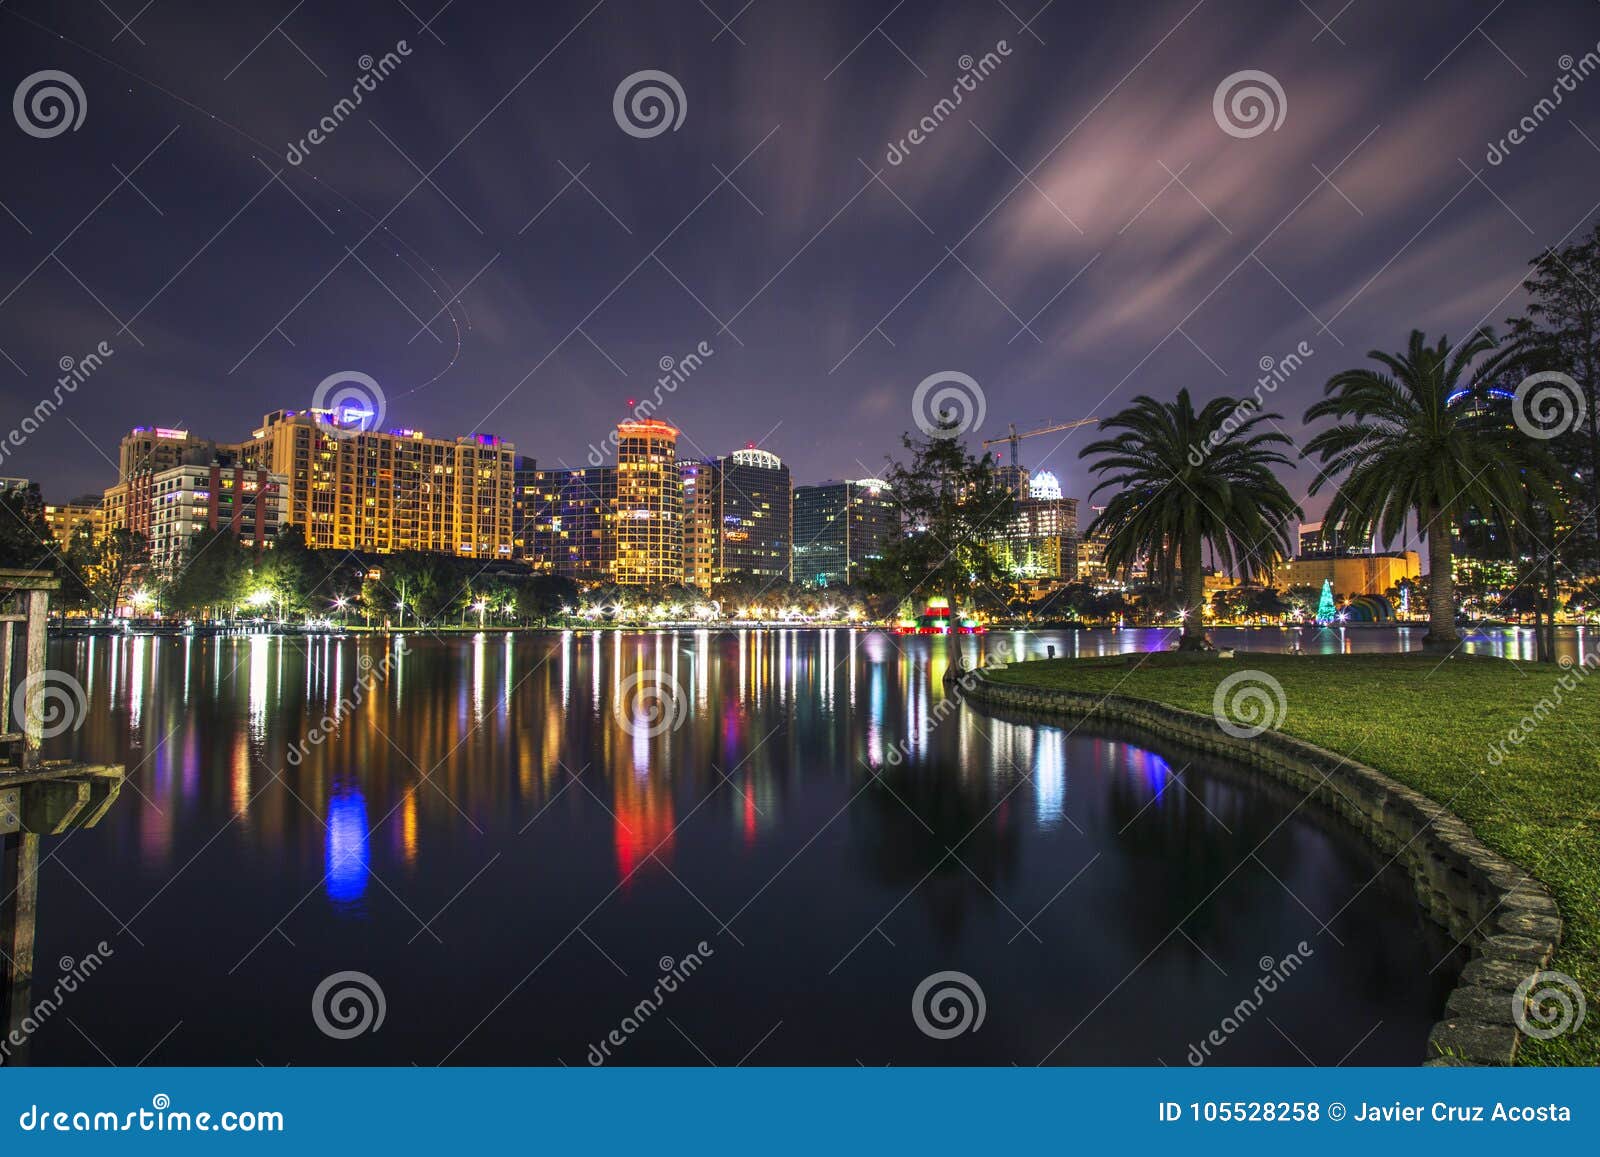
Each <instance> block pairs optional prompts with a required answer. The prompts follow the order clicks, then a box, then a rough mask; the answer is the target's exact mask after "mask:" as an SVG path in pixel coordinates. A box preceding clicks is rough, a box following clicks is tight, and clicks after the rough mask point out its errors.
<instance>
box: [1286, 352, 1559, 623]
mask: <svg viewBox="0 0 1600 1157" xmlns="http://www.w3.org/2000/svg"><path fill="white" fill-rule="evenodd" d="M1485 354H1487V355H1489V356H1488V357H1484V356H1483V355H1485ZM1367 356H1368V357H1370V358H1371V359H1372V360H1373V361H1375V362H1377V363H1378V364H1379V365H1380V366H1381V367H1382V368H1381V369H1368V368H1358V369H1351V370H1345V371H1344V372H1343V373H1339V374H1335V375H1334V376H1333V377H1332V378H1330V379H1328V384H1327V386H1326V387H1325V388H1324V391H1323V392H1324V394H1325V396H1324V397H1323V399H1322V400H1321V401H1320V402H1317V403H1315V404H1313V405H1312V406H1311V408H1310V409H1308V410H1307V411H1306V421H1307V422H1313V421H1316V420H1317V419H1319V418H1334V419H1336V420H1337V421H1338V425H1336V426H1334V427H1333V428H1332V429H1328V430H1324V431H1323V432H1322V433H1320V434H1318V435H1317V436H1316V437H1315V438H1313V439H1311V441H1310V442H1308V443H1307V444H1306V450H1305V453H1306V457H1308V458H1309V457H1311V456H1313V455H1316V456H1318V457H1320V459H1321V463H1320V465H1321V469H1320V470H1319V472H1318V474H1317V477H1316V479H1315V481H1314V482H1313V483H1312V484H1311V490H1310V492H1311V493H1312V494H1315V493H1316V492H1317V491H1318V490H1319V489H1321V488H1322V486H1323V485H1325V484H1326V483H1328V482H1330V481H1333V480H1335V479H1338V478H1341V477H1342V478H1343V482H1341V483H1339V484H1338V488H1337V490H1336V492H1335V493H1334V496H1333V501H1332V502H1331V503H1330V504H1329V506H1328V513H1327V516H1326V518H1327V522H1328V525H1330V526H1337V527H1338V528H1339V531H1340V534H1341V536H1342V537H1346V538H1350V539H1355V540H1360V539H1364V538H1366V537H1368V535H1370V534H1372V533H1374V532H1376V533H1377V535H1379V536H1380V537H1382V538H1384V539H1388V540H1394V539H1397V538H1400V537H1401V536H1402V535H1403V534H1404V532H1405V527H1406V519H1407V518H1408V517H1409V516H1410V515H1413V514H1415V516H1416V519H1417V529H1418V531H1419V532H1420V533H1421V534H1422V535H1424V536H1425V537H1426V539H1427V550H1428V571H1429V575H1428V579H1429V581H1428V634H1427V637H1426V638H1425V639H1424V640H1423V642H1424V643H1425V644H1427V645H1430V646H1437V647H1454V646H1455V645H1456V643H1457V642H1458V636H1457V634H1456V625H1455V607H1456V603H1455V586H1454V582H1453V575H1452V567H1453V565H1454V550H1453V545H1452V534H1453V533H1454V527H1455V526H1457V525H1459V524H1461V523H1462V522H1464V521H1465V520H1466V519H1467V518H1468V517H1469V516H1470V515H1473V514H1476V515H1478V516H1480V517H1485V516H1486V517H1489V518H1491V519H1498V518H1500V517H1502V516H1503V515H1504V514H1506V512H1510V511H1516V510H1521V509H1522V508H1523V505H1524V502H1523V493H1522V488H1523V486H1524V484H1525V482H1526V480H1527V479H1526V478H1525V477H1524V472H1525V470H1526V469H1527V468H1528V466H1529V464H1530V462H1531V461H1532V458H1533V454H1532V446H1531V443H1530V440H1529V439H1526V438H1522V439H1518V438H1517V437H1516V436H1515V430H1514V428H1513V429H1510V430H1508V428H1507V425H1508V424H1507V423H1506V422H1504V421H1503V420H1500V419H1498V418H1495V417H1493V415H1491V414H1490V413H1489V412H1488V411H1487V409H1486V408H1485V407H1484V406H1482V405H1481V404H1468V405H1462V404H1460V403H1461V401H1462V400H1463V399H1466V398H1477V399H1482V398H1483V397H1485V396H1486V394H1487V391H1488V388H1489V386H1490V384H1491V383H1493V382H1495V381H1496V380H1498V379H1500V378H1502V377H1503V376H1504V375H1505V374H1506V373H1507V371H1508V369H1509V368H1510V366H1511V363H1512V362H1513V361H1514V360H1515V359H1517V358H1519V357H1521V356H1523V349H1522V347H1521V346H1520V345H1519V344H1518V343H1511V344H1509V345H1505V346H1501V345H1500V344H1499V342H1498V341H1497V340H1496V339H1495V336H1494V333H1493V331H1491V330H1489V329H1487V328H1485V329H1479V330H1478V331H1477V332H1475V333H1474V334H1473V335H1472V336H1471V337H1470V338H1468V339H1467V340H1466V341H1464V342H1462V343H1461V344H1460V345H1459V346H1452V345H1451V344H1450V343H1449V341H1448V340H1446V339H1445V338H1443V337H1441V338H1440V339H1439V343H1438V344H1437V345H1434V346H1430V345H1428V344H1426V340H1425V339H1424V337H1423V335H1422V331H1421V330H1412V331H1411V341H1410V343H1409V345H1408V346H1407V347H1406V349H1405V351H1404V352H1403V353H1397V354H1389V353H1384V352H1383V351H1382V350H1372V351H1371V352H1370V353H1369V354H1368V355H1367ZM1480 358H1481V359H1482V360H1481V361H1480V360H1479V359H1480ZM1474 362H1478V364H1477V365H1476V366H1474V365H1473V363H1474ZM1519 443H1520V445H1519Z"/></svg>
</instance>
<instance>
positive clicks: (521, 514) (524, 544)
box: [511, 454, 539, 558]
mask: <svg viewBox="0 0 1600 1157" xmlns="http://www.w3.org/2000/svg"><path fill="white" fill-rule="evenodd" d="M538 505H539V464H538V463H537V462H535V461H534V460H533V459H532V458H530V457H528V456H527V455H525V454H519V455H517V460H516V465H515V466H514V467H513V468H512V473H511V557H512V558H530V557H532V553H533V552H532V551H531V550H530V549H529V548H530V545H531V544H530V542H529V539H530V538H531V536H532V534H533V516H534V511H535V510H536V509H537V507H538Z"/></svg>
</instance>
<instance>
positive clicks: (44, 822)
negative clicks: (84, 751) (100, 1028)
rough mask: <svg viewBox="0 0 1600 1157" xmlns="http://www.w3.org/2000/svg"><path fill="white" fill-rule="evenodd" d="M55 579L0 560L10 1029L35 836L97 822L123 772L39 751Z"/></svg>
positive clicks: (2, 957) (33, 928) (26, 976)
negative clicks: (47, 623)
mask: <svg viewBox="0 0 1600 1157" xmlns="http://www.w3.org/2000/svg"><path fill="white" fill-rule="evenodd" d="M56 586H57V583H56V580H55V579H54V578H53V577H50V576H46V575H40V574H38V573H37V572H33V571H15V570H0V969H3V981H4V985H3V990H0V996H3V1000H0V1005H3V1008H4V1015H3V1016H0V1029H4V1030H6V1031H7V1032H9V1030H11V1029H13V1028H16V1027H18V1026H19V1025H20V1024H21V1023H22V1018H24V1017H25V1016H26V1014H27V1011H28V1009H29V1007H30V1005H29V1001H28V992H29V988H30V984H31V981H32V979H33V959H34V941H35V939H36V933H37V929H38V921H39V846H40V841H41V840H43V839H44V838H45V837H46V836H61V835H65V834H66V833H67V832H70V831H72V830H73V829H75V828H92V827H94V826H95V825H96V824H98V823H99V822H100V820H101V819H102V818H104V816H105V814H106V812H108V811H109V810H110V809H111V805H112V804H113V803H115V802H116V799H117V796H118V795H119V794H120V793H121V791H122V783H123V779H124V778H125V775H126V772H125V770H124V769H123V768H121V767H113V766H108V765H95V764H83V763H71V762H66V761H54V760H51V761H47V760H45V759H44V758H43V756H42V751H43V740H44V731H45V722H46V720H45V710H46V685H47V684H48V683H49V682H50V681H51V679H52V678H53V676H52V675H51V672H50V670H49V667H48V664H47V661H46V636H45V621H46V618H47V615H48V613H49V603H50V592H51V591H52V590H54V589H56ZM19 657H20V659H21V662H20V663H19V662H18V661H17V660H18V658H19ZM19 672H20V675H21V677H20V678H19V677H18V675H19ZM80 722H81V721H80Z"/></svg>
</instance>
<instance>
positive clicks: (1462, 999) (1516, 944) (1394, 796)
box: [962, 671, 1561, 1065]
mask: <svg viewBox="0 0 1600 1157" xmlns="http://www.w3.org/2000/svg"><path fill="white" fill-rule="evenodd" d="M962 694H963V695H964V697H966V698H968V699H971V700H974V701H976V702H978V703H982V704H987V705H992V706H995V707H1002V708H1007V709H1010V710H1014V711H1020V712H1024V713H1036V714H1038V715H1041V716H1045V717H1050V716H1055V717H1057V718H1059V717H1060V716H1066V717H1068V718H1072V719H1088V718H1093V719H1103V720H1107V721H1109V722H1113V723H1122V724H1129V725H1131V726H1133V727H1137V728H1140V729H1142V730H1143V731H1146V732H1148V733H1149V734H1151V735H1154V736H1157V737H1159V738H1161V739H1167V740H1171V741H1173V742H1176V743H1181V744H1183V745H1185V746H1187V747H1192V748H1198V749H1199V750H1201V751H1205V752H1210V753H1214V754H1217V755H1222V756H1225V757H1227V758H1228V759H1229V760H1232V761H1235V762H1238V763H1242V764H1246V765H1248V766H1250V767H1254V768H1257V769H1259V770H1261V771H1264V772H1266V773H1267V774H1269V775H1271V776H1273V777H1274V778H1276V779H1279V780H1281V781H1283V782H1284V783H1287V784H1289V785H1290V786H1292V787H1294V788H1296V789H1298V790H1300V791H1303V792H1305V793H1306V794H1307V795H1309V796H1311V797H1312V798H1315V799H1317V800H1318V801H1320V802H1321V803H1322V804H1324V805H1325V806H1327V807H1329V808H1331V809H1332V810H1333V811H1335V812H1337V813H1338V814H1340V815H1342V816H1343V817H1345V818H1346V819H1347V820H1349V821H1350V822H1351V823H1353V824H1355V825H1356V826H1357V827H1358V828H1360V829H1361V831H1362V832H1363V833H1364V834H1365V835H1366V836H1367V838H1368V839H1369V840H1371V841H1372V843H1373V844H1375V845H1376V846H1377V847H1378V849H1379V850H1380V851H1381V852H1383V853H1384V854H1385V855H1388V856H1392V857H1393V858H1394V862H1395V863H1397V864H1399V865H1401V866H1402V867H1404V868H1405V869H1406V871H1407V872H1408V873H1409V874H1410V876H1411V880H1412V883H1413V885H1414V886H1415V888H1416V892H1417V898H1418V900H1419V901H1420V902H1421V904H1422V907H1423V909H1424V910H1425V911H1426V912H1427V913H1428V914H1429V915H1430V916H1432V917H1433V918H1434V919H1435V920H1437V921H1438V922H1439V923H1440V924H1443V925H1444V926H1445V928H1446V929H1448V930H1449V932H1450V934H1451V935H1452V936H1453V937H1455V938H1456V939H1457V940H1458V941H1460V942H1461V943H1463V944H1465V945H1467V946H1469V947H1470V948H1471V949H1472V953H1473V955H1472V959H1471V961H1469V962H1468V964H1467V966H1466V967H1465V968H1464V969H1463V970H1462V972H1461V979H1460V981H1459V983H1458V984H1457V986H1456V988H1455V990H1454V991H1453V992H1452V993H1451V994H1450V998H1449V1000H1448V1001H1447V1003H1446V1005H1445V1019H1443V1020H1441V1021H1439V1022H1438V1023H1437V1024H1435V1025H1434V1027H1433V1031H1432V1033H1430V1034H1429V1037H1428V1057H1427V1058H1425V1060H1426V1063H1428V1064H1435V1065H1452V1064H1456V1065H1459V1064H1469V1065H1505V1064H1510V1063H1511V1062H1512V1060H1513V1059H1514V1058H1515V1056H1516V1051H1517V1046H1518V1044H1519V1043H1520V1041H1521V1034H1520V1033H1519V1032H1518V1030H1517V1026H1516V1022H1515V1020H1514V1019H1513V1016H1512V1009H1513V1005H1514V1002H1515V1000H1516V995H1515V994H1516V992H1517V990H1518V987H1519V986H1520V985H1522V984H1523V983H1524V982H1525V981H1528V980H1529V978H1531V977H1533V976H1534V975H1535V974H1536V973H1538V972H1539V971H1540V970H1542V969H1544V968H1546V967H1547V966H1548V965H1549V963H1550V960H1551V957H1552V956H1554V955H1555V950H1556V946H1557V945H1558V944H1559V943H1560V942H1561V915H1560V911H1559V910H1558V909H1557V907H1556V902H1555V900H1554V899H1553V898H1551V896H1550V894H1549V892H1548V891H1546V890H1545V888H1544V886H1543V885H1542V884H1540V883H1539V882H1538V881H1537V880H1536V879H1534V878H1533V876H1531V875H1530V874H1529V873H1527V872H1526V871H1524V870H1523V869H1521V868H1519V867H1517V866H1516V865H1515V864H1513V863H1511V862H1510V861H1509V860H1507V859H1505V858H1504V857H1503V856H1500V855H1498V854H1496V853H1495V852H1492V851H1490V850H1489V848H1488V847H1487V846H1485V845H1484V843H1483V842H1482V841H1481V840H1479V839H1478V838H1477V837H1476V836H1475V835H1473V834H1472V831H1471V829H1470V828H1468V827H1467V825H1466V824H1465V823H1463V822H1462V820H1461V819H1460V817H1458V816H1457V815H1456V814H1455V813H1454V812H1452V811H1450V810H1449V809H1448V808H1445V807H1441V806H1440V805H1439V804H1437V803H1435V802H1434V801H1433V800H1431V799H1429V798H1428V797H1427V796H1425V795H1423V794H1422V793H1421V792H1418V791H1414V790H1413V789H1411V788H1409V787H1406V786H1405V785H1404V784H1400V783H1396V782H1395V781H1394V780H1392V779H1390V778H1389V777H1388V776H1386V775H1384V774H1383V773H1382V772H1379V771H1375V770H1374V769H1372V768H1370V767H1366V766H1364V765H1363V764H1359V763H1354V762H1352V761H1350V760H1348V759H1345V758H1343V757H1342V756H1339V755H1335V754H1334V753H1333V752H1331V751H1327V750H1324V749H1323V748H1320V747H1317V746H1316V745H1314V744H1311V743H1306V742H1305V741H1303V740H1299V739H1294V738H1291V737H1290V736H1287V735H1284V734H1282V733H1280V732H1276V731H1268V732H1266V733H1264V734H1262V735H1259V736H1256V737H1255V738H1253V739H1239V738H1236V737H1234V736H1232V735H1229V734H1228V733H1227V732H1225V731H1223V730H1222V728H1221V727H1220V726H1218V724H1217V722H1216V720H1215V719H1213V718H1212V717H1211V716H1209V715H1201V714H1198V713H1196V712H1193V711H1183V710H1180V709H1178V708H1176V707H1168V706H1165V705H1163V704H1160V703H1154V702H1151V701H1150V700H1147V699H1134V698H1131V697H1129V696H1125V695H1097V694H1091V693H1088V692H1076V691H1056V690H1048V689H1044V688H1034V687H1027V686H1022V685H1016V684H1009V683H997V682H995V681H993V680H991V679H989V678H988V677H987V676H986V675H985V674H984V673H983V672H982V671H978V672H975V673H973V675H970V676H968V677H967V678H965V679H963V680H962Z"/></svg>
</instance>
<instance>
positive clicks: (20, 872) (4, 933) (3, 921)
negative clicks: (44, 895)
mask: <svg viewBox="0 0 1600 1157" xmlns="http://www.w3.org/2000/svg"><path fill="white" fill-rule="evenodd" d="M0 839H3V840H4V851H3V852H0V862H3V865H4V871H0V886H3V887H4V888H5V889H6V894H7V896H8V898H7V899H6V900H4V901H3V902H0V952H4V953H5V956H4V958H3V963H4V964H5V969H6V983H7V987H10V986H11V985H16V984H26V983H28V981H30V980H32V979H33V939H34V929H35V927H36V925H37V923H38V916H39V837H38V836H37V835H36V834H34V833H33V832H18V833H16V834H14V835H9V836H4V837H0Z"/></svg>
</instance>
